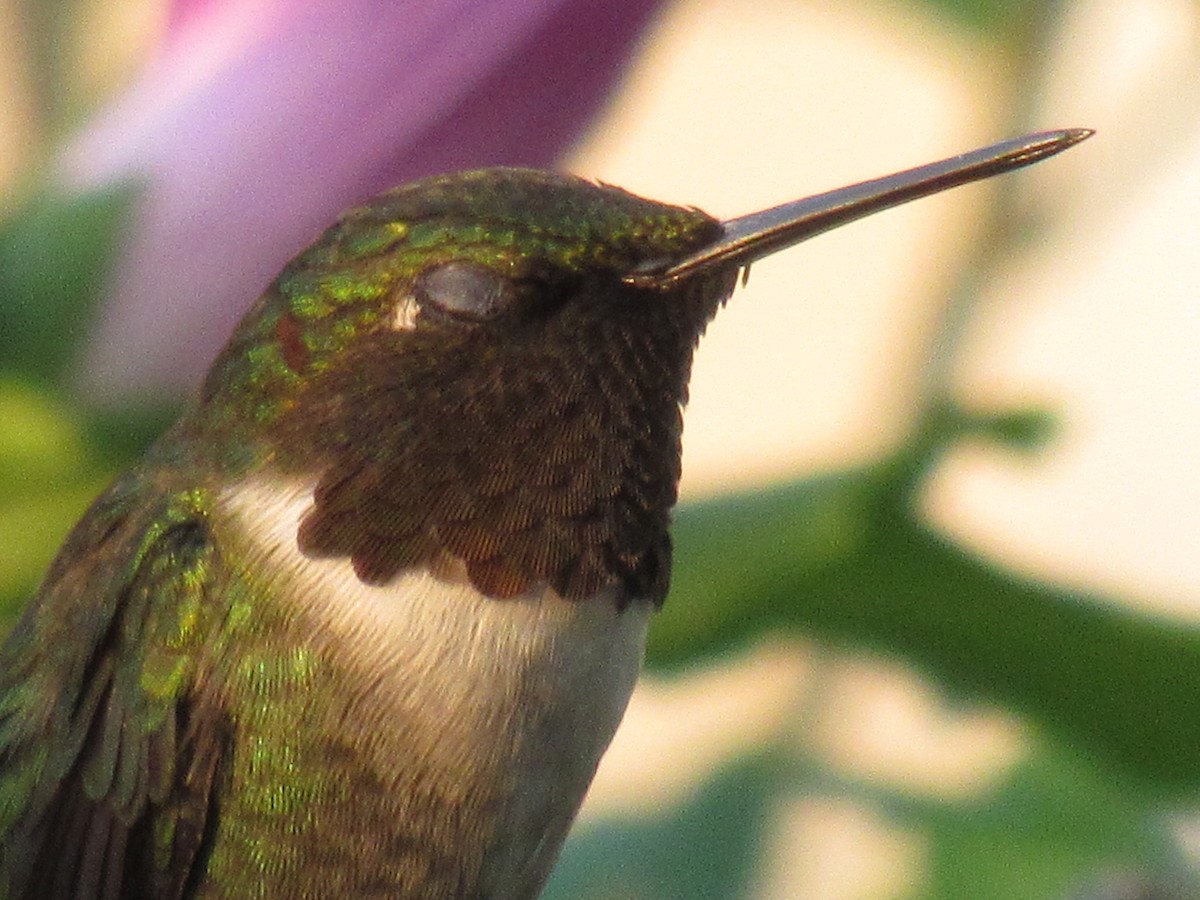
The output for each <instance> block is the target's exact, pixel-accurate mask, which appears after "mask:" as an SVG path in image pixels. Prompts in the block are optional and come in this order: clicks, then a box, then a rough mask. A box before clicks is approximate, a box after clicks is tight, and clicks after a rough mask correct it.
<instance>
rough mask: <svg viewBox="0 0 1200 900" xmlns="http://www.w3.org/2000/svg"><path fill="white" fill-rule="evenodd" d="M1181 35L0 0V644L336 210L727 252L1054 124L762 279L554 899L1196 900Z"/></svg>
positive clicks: (1038, 8) (1186, 93)
mask: <svg viewBox="0 0 1200 900" xmlns="http://www.w3.org/2000/svg"><path fill="white" fill-rule="evenodd" d="M1198 110H1200V6H1197V4H1196V3H1194V2H1190V0H1141V2H1121V0H1077V2H1047V0H990V2H989V0H904V2H901V0H895V2H885V0H849V2H843V3H840V4H836V5H834V4H825V3H816V2H802V0H759V2H756V3H754V4H747V3H736V2H734V0H678V2H654V0H620V2H618V0H614V2H610V3H608V4H587V3H583V2H579V0H574V2H572V0H539V2H529V0H526V2H521V3H517V2H508V3H506V2H496V3H491V4H479V5H474V4H455V3H449V2H434V0H426V2H424V3H422V4H415V3H394V4H391V5H389V6H387V7H381V6H379V5H378V4H371V3H366V2H360V0H350V2H345V0H343V2H340V3H336V4H335V3H333V2H328V0H309V2H300V0H176V2H165V0H105V2H101V0H0V604H2V612H3V621H4V623H5V624H4V627H7V624H9V623H11V621H12V619H13V617H14V616H15V615H16V614H17V613H18V611H19V609H20V606H21V604H22V603H23V602H24V600H25V598H27V597H28V595H29V593H30V592H31V591H32V590H33V589H34V588H35V586H36V583H37V580H38V578H39V577H40V574H41V571H42V569H43V567H44V566H45V564H46V563H47V562H48V560H49V558H50V556H51V555H52V554H53V552H54V550H55V549H56V547H57V545H58V542H59V541H60V540H61V537H62V535H63V533H64V532H65V531H66V529H67V528H68V527H69V526H70V524H71V523H72V522H73V521H74V519H75V517H77V516H78V515H79V513H80V512H81V511H82V509H83V507H84V506H85V505H86V503H87V502H88V500H89V499H90V498H91V497H92V496H93V495H94V494H95V493H96V492H97V491H98V490H99V489H100V488H101V487H102V486H103V484H104V483H105V481H106V480H107V479H108V478H109V477H111V475H112V474H113V473H114V472H115V471H117V470H119V469H120V468H122V467H123V466H125V465H128V464H129V463H130V462H131V461H132V460H133V459H135V458H136V455H137V454H138V452H139V451H140V449H141V448H142V447H143V446H144V445H145V442H146V441H148V440H150V439H152V437H153V435H154V434H155V433H156V432H157V431H158V430H159V429H161V428H162V427H163V426H164V424H165V423H168V422H169V421H170V419H171V416H172V411H173V410H174V409H176V408H177V406H178V404H179V403H180V402H181V401H182V399H183V398H185V397H186V396H187V394H188V392H189V390H191V389H192V388H193V387H194V385H195V384H196V383H197V382H198V379H199V377H200V374H201V373H202V372H203V370H204V368H205V366H206V364H207V361H208V360H209V359H210V358H211V356H212V355H213V354H214V353H215V352H216V350H217V349H218V348H219V347H220V345H221V343H222V341H223V340H224V338H225V337H226V336H227V334H228V332H229V329H230V328H231V327H232V325H233V324H234V323H235V322H236V321H237V319H238V317H239V316H240V314H241V313H242V312H243V311H244V310H245V309H246V307H247V306H248V304H249V303H250V302H251V301H252V300H253V298H254V297H255V296H256V295H257V294H258V292H259V291H260V290H261V289H262V288H263V287H264V286H265V284H266V283H267V281H269V279H270V277H271V276H272V275H273V274H274V272H275V271H277V270H278V269H279V267H280V266H281V265H282V264H283V263H284V262H285V261H286V260H287V259H288V257H290V256H291V255H292V254H293V253H294V252H296V251H297V250H298V249H300V248H301V247H302V246H303V245H304V244H305V243H306V242H307V241H308V240H310V239H311V238H312V237H313V236H314V235H315V234H316V233H318V232H319V231H320V229H321V228H322V227H323V226H324V225H325V224H327V223H328V222H329V221H330V220H332V218H333V217H334V216H335V215H336V214H337V212H338V211H339V210H341V209H343V208H345V207H346V206H349V205H351V204H353V203H354V202H356V201H358V200H361V199H364V198H365V197H367V196H370V195H371V194H372V193H375V192H377V191H378V190H381V189H384V188H386V187H387V186H389V185H391V184H393V183H397V182H400V181H403V180H407V179H409V178H412V177H417V176H420V175H424V174H429V173H431V172H436V171H442V170H446V169H455V168H463V167H466V166H476V165H485V164H496V163H508V164H523V165H538V166H557V167H561V168H564V169H567V170H570V171H573V172H576V173H578V174H581V175H584V176H587V177H592V178H596V179H599V180H602V181H605V182H608V183H612V184H616V185H620V186H622V187H625V188H627V189H629V190H632V191H634V192H636V193H640V194H644V195H646V196H649V197H653V198H655V199H659V200H665V201H672V202H676V203H682V204H692V205H696V206H700V207H701V208H703V209H705V210H707V211H709V212H711V213H713V214H715V215H717V216H720V217H729V216H734V215H739V214H742V213H745V212H749V211H752V210H755V209H759V208H762V207H766V206H771V205H774V204H777V203H780V202H783V201H785V200H790V199H793V198H795V197H799V196H803V195H806V194H811V193H816V192H819V191H822V190H825V189H828V188H831V187H836V186H840V185H842V184H848V183H851V182H854V181H858V180H862V179H865V178H869V177H874V176H876V175H881V174H885V173H887V172H891V171H894V170H898V169H902V168H907V167H910V166H913V165H917V164H920V163H923V162H928V161H931V160H934V159H940V158H942V157H946V156H950V155H953V154H955V153H958V152H961V151H964V150H967V149H971V148H973V147H976V146H981V145H983V144H987V143H991V142H993V141H995V140H999V139H1002V138H1006V137H1011V136H1015V135H1017V134H1020V133H1024V132H1028V131H1034V130H1040V129H1044V128H1056V127H1074V126H1086V127H1091V128H1095V129H1097V132H1098V133H1097V135H1096V136H1095V137H1093V138H1092V139H1091V140H1089V141H1088V142H1086V143H1085V144H1083V145H1081V146H1079V147H1076V148H1074V149H1072V150H1071V151H1069V152H1068V153H1066V154H1064V155H1063V156H1061V157H1056V158H1054V159H1053V160H1050V161H1048V162H1045V163H1042V164H1039V165H1038V166H1036V167H1034V168H1033V169H1029V170H1023V171H1021V172H1020V173H1018V174H1015V175H1008V176H1004V177H1003V178H999V179H995V180H993V181H990V182H987V183H984V184H981V185H977V186H972V187H969V188H962V189H958V190H955V191H953V192H951V193H948V194H945V195H941V196H939V197H936V198H931V199H929V200H924V201H921V202H920V203H916V204H913V205H910V206H906V207H904V208H901V209H899V210H895V211H892V212H888V213H884V214H881V215H879V216H877V217H873V218H871V219H868V220H865V221H863V222H861V223H858V224H855V225H853V226H850V227H847V228H845V229H841V230H838V231H835V232H833V233H830V234H828V235H825V236H822V237H820V238H818V239H815V240H813V241H812V242H810V243H806V244H804V245H801V246H800V247H798V248H795V249H792V250H789V251H787V252H785V253H783V254H781V255H779V256H777V257H775V258H772V259H770V260H766V261H764V262H761V263H757V264H756V265H755V266H754V271H753V273H752V276H751V278H750V281H749V284H748V285H747V286H746V287H745V288H742V289H739V290H738V291H737V292H736V293H735V295H734V297H733V299H732V300H731V302H730V303H729V305H728V307H727V308H726V309H725V310H724V311H723V312H722V313H721V314H720V315H719V316H718V318H717V320H716V321H715V322H714V323H713V325H712V326H711V327H710V329H709V331H708V334H707V336H706V337H705V338H704V341H703V342H702V344H701V348H700V351H699V353H698V356H697V360H696V368H695V374H694V377H693V382H692V400H691V404H690V406H689V409H688V412H687V416H686V433H685V460H684V470H685V475H684V483H683V489H682V493H683V500H682V503H681V506H680V508H679V511H678V514H677V528H676V544H677V557H676V564H675V572H676V574H675V583H674V588H673V590H672V594H671V597H670V598H669V600H668V602H667V605H666V608H665V610H664V612H663V614H662V615H661V616H660V617H659V619H658V620H657V621H656V623H655V626H654V628H653V629H652V633H651V638H650V648H649V659H648V672H647V674H646V676H645V677H644V678H643V681H642V684H641V686H640V687H639V689H638V691H637V693H635V696H634V699H633V702H632V704H631V707H630V711H629V714H628V715H627V717H626V721H625V724H624V725H623V726H622V729H621V731H620V732H619V733H618V735H617V738H616V740H615V742H614V745H613V747H612V749H611V751H610V753H609V754H608V756H607V757H606V759H605V762H604V763H603V765H602V767H601V771H600V773H599V775H598V777H597V780H596V783H595V785H594V787H593V790H592V793H591V795H590V797H589V800H588V804H587V806H586V807H585V810H584V813H583V815H582V816H581V819H580V821H579V823H578V824H577V826H576V829H575V831H574V833H573V835H572V837H571V840H570V841H569V843H568V846H567V849H566V851H565V852H564V855H563V858H562V861H561V863H560V866H559V868H558V870H557V871H556V874H555V876H554V878H553V880H552V882H551V885H550V887H549V888H548V890H547V894H546V896H547V897H551V898H613V900H633V898H700V897H703V898H756V900H757V898H770V900H774V898H796V897H804V898H819V900H825V898H829V900H833V898H837V900H842V898H846V900H850V898H871V900H874V898H964V897H971V898H997V900H999V898H1080V900H1082V898H1096V900H1100V898H1105V900H1117V898H1121V900H1125V898H1128V900H1134V898H1176V897H1180V898H1182V897H1196V896H1200V804H1198V802H1197V800H1198V794H1197V789H1198V787H1200V627H1198V625H1200V477H1197V475H1196V468H1197V467H1196V465H1195V455H1196V451H1195V448H1196V447H1197V446H1200V353H1197V352H1196V349H1195V348H1196V345H1197V341H1198V340H1200V302H1198V300H1200V266H1198V265H1197V264H1196V262H1195V248H1196V247H1197V246H1198V245H1200V213H1198V212H1197V211H1198V210H1200V112H1198Z"/></svg>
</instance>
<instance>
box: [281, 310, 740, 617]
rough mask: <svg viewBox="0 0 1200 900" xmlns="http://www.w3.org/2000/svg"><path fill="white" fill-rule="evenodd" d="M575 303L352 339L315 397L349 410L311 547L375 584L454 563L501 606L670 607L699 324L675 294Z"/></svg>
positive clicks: (307, 529) (323, 404)
mask: <svg viewBox="0 0 1200 900" xmlns="http://www.w3.org/2000/svg"><path fill="white" fill-rule="evenodd" d="M609 290H622V289H621V288H613V287H610V288H609ZM623 290H631V289H623ZM638 303H640V304H641V306H638V305H636V304H638ZM651 303H652V304H655V305H654V306H648V305H647V304H651ZM572 304H573V305H572V307H571V309H569V310H563V311H561V312H560V313H558V314H556V315H553V316H550V317H549V318H548V319H546V320H545V321H544V322H543V323H542V324H540V325H538V324H535V325H531V326H529V328H530V329H531V330H530V331H528V333H524V334H518V333H517V332H515V331H513V332H510V333H509V334H506V335H503V337H502V338H501V337H498V335H497V331H496V330H490V329H489V327H488V326H484V327H481V328H476V329H471V328H464V329H460V330H459V331H458V332H456V333H454V334H453V336H452V337H449V336H448V333H445V332H443V333H440V334H435V333H428V334H426V333H422V331H421V330H420V329H418V330H417V331H416V332H408V333H406V332H386V333H377V334H374V335H369V336H365V337H364V338H363V339H362V340H360V341H358V342H357V343H356V345H355V346H354V347H353V348H352V349H351V350H350V351H349V352H348V354H347V357H346V358H345V360H344V364H343V363H342V362H339V364H338V365H337V366H334V367H331V370H330V373H329V375H328V376H327V377H326V378H324V380H323V381H318V382H316V383H315V384H314V388H313V391H314V393H315V394H316V395H317V396H312V397H310V398H309V399H308V401H307V402H306V403H305V404H304V405H305V407H306V408H308V409H312V408H314V406H315V407H316V408H324V409H329V410H333V409H339V410H342V411H343V412H344V416H343V417H342V418H341V421H339V422H336V423H333V422H331V423H329V427H328V428H327V429H323V433H324V434H325V435H327V436H328V438H329V440H330V444H329V446H328V447H327V448H326V450H327V454H326V455H327V458H328V459H329V465H328V467H327V469H326V470H325V474H324V475H323V476H322V477H321V479H320V481H319V483H318V486H317V489H316V492H315V497H314V503H313V507H312V508H311V509H310V511H309V512H308V514H307V515H306V516H305V517H304V520H303V522H302V523H301V527H300V532H299V535H298V542H299V546H300V549H301V550H302V551H303V552H305V553H306V554H309V555H311V556H318V557H348V558H350V559H351V560H352V562H353V565H354V568H355V571H356V573H357V574H358V576H359V577H360V578H361V579H362V580H363V581H365V582H367V583H371V584H384V583H386V582H388V581H389V580H391V579H392V578H394V577H395V576H396V575H397V574H399V573H400V572H402V571H404V570H406V569H409V568H411V567H414V566H419V565H429V566H431V567H432V568H433V569H434V570H435V571H445V570H446V565H445V562H446V560H447V558H450V559H454V560H458V561H460V562H461V564H462V567H465V570H466V573H467V576H468V578H469V579H470V581H471V583H472V584H473V585H474V586H475V587H476V588H477V589H479V590H480V591H481V592H483V593H485V594H487V595H489V596H492V597H496V598H506V597H513V596H516V595H518V594H522V593H524V592H526V591H528V590H530V589H532V588H535V587H537V586H539V585H548V586H549V587H551V588H553V589H554V590H555V591H557V592H558V593H559V594H561V595H562V596H564V597H567V598H569V599H573V600H583V599H586V598H588V597H591V596H594V595H595V594H596V593H597V592H598V591H600V590H602V589H604V588H610V587H615V588H616V589H617V595H618V597H619V598H621V602H627V601H628V599H630V598H641V599H646V600H650V601H653V602H656V603H661V601H662V600H663V598H664V597H665V596H666V592H667V587H668V585H669V581H670V558H671V543H670V537H669V534H668V526H669V522H670V510H671V507H672V506H673V505H674V503H675V498H676V486H677V483H678V479H679V439H680V434H681V431H682V418H681V411H680V407H681V404H682V402H683V400H684V396H685V391H686V384H687V378H688V375H689V372H690V365H691V353H692V348H693V344H694V335H696V334H698V332H699V331H700V330H701V329H702V327H703V325H702V323H697V322H696V321H694V319H693V317H690V316H688V315H686V314H681V313H682V312H684V311H683V310H681V309H680V308H679V306H678V305H677V304H678V301H675V300H673V299H672V298H666V297H653V298H650V299H649V300H647V299H646V298H644V297H630V298H628V306H626V307H623V306H621V305H620V303H614V302H613V301H612V300H611V299H609V300H605V299H604V298H596V299H595V301H594V302H591V303H589V302H587V298H582V299H580V298H576V299H575V300H573V301H572ZM704 305H705V306H712V307H714V308H715V306H716V299H713V300H711V301H710V302H708V303H706V304H704ZM696 314H704V315H705V320H706V319H707V316H708V315H711V312H707V313H705V311H704V310H699V311H697V313H696ZM401 361H402V362H401ZM320 394H326V395H328V396H326V397H325V398H322V397H321V396H319V395H320ZM332 396H338V397H339V398H340V402H339V403H332V402H330V397H332ZM284 440H286V437H285V436H284Z"/></svg>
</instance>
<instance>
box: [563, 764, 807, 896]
mask: <svg viewBox="0 0 1200 900" xmlns="http://www.w3.org/2000/svg"><path fill="white" fill-rule="evenodd" d="M782 771H783V770H782V769H781V765H780V762H779V761H778V760H775V759H772V758H768V757H765V756H764V757H754V758H751V759H746V760H743V761H741V762H740V763H738V764H737V765H735V766H732V767H730V768H729V769H727V770H726V771H724V772H722V773H720V774H719V775H718V776H717V777H716V778H714V779H713V780H712V781H710V782H709V783H708V784H706V785H705V786H704V788H703V789H702V790H701V791H700V792H699V793H698V794H697V795H696V796H694V797H691V798H689V799H688V800H687V801H685V802H684V803H683V804H681V805H680V806H679V807H677V808H674V809H670V810H666V811H664V814H663V815H662V816H655V817H650V818H647V819H638V820H629V819H626V820H610V821H606V822H600V823H596V824H593V825H590V826H585V827H583V828H581V829H580V830H579V831H578V833H574V834H572V835H571V837H570V839H569V840H568V842H567V845H566V848H565V849H564V851H563V855H562V857H561V858H560V860H559V862H558V865H557V866H556V867H555V870H554V874H553V875H552V876H551V878H550V883H549V884H548V885H547V886H546V890H545V892H544V893H543V894H542V900H556V898H562V900H567V898H570V900H589V898H596V900H599V898H621V900H642V898H644V900H676V898H677V900H694V898H697V897H714V898H715V897H738V896H741V895H742V894H743V892H744V888H745V885H746V884H748V883H749V881H750V880H751V877H752V873H753V872H754V863H755V861H756V859H757V856H758V848H759V845H760V844H761V843H762V838H763V833H764V831H765V828H766V825H767V819H768V816H769V813H770V804H769V801H770V799H771V797H772V796H773V794H774V793H775V792H776V791H777V790H778V789H779V786H780V775H781V772H782Z"/></svg>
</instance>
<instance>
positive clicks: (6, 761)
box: [0, 478, 228, 900]
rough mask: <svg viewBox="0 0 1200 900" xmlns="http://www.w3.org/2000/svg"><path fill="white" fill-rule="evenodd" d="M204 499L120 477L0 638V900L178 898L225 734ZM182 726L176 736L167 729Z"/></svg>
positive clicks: (198, 847)
mask: <svg viewBox="0 0 1200 900" xmlns="http://www.w3.org/2000/svg"><path fill="white" fill-rule="evenodd" d="M218 562H219V561H218V559H217V550H216V548H215V546H214V545H213V543H212V541H211V539H210V535H209V531H208V527H207V517H206V515H205V508H204V505H203V502H202V498H199V497H198V496H197V495H196V494H195V493H194V492H187V493H180V494H171V493H169V492H162V491H160V490H158V489H156V488H155V487H154V486H153V485H152V484H149V483H147V482H146V481H145V480H136V479H132V478H128V479H126V480H124V481H120V482H118V483H117V484H116V485H114V486H113V487H112V488H111V489H110V490H109V491H108V492H106V493H105V494H104V495H103V496H101V498H100V499H99V500H97V501H96V503H95V504H93V506H92V508H91V509H90V510H89V511H88V513H87V514H86V515H85V517H84V518H83V520H82V521H81V522H80V524H79V525H78V526H76V528H75V530H74V531H73V532H72V534H71V536H70V537H69V538H68V539H67V542H66V544H65V545H64V547H63V550H62V551H61V552H60V554H59V557H58V559H57V560H56V561H55V563H54V565H53V566H52V567H51V569H50V572H49V574H48V576H47V578H46V581H45V583H44V584H43V586H42V588H41V590H40V591H39V593H38V595H37V597H35V599H34V600H33V602H32V603H31V604H30V606H29V608H28V609H27V610H26V612H25V615H24V616H23V618H22V620H21V622H20V623H19V624H18V625H17V627H16V628H15V629H14V630H13V633H12V634H11V635H10V636H9V638H8V639H7V641H6V642H5V643H4V645H3V647H0V897H4V898H8V900H19V898H39V900H55V898H63V900H66V898H72V900H84V898H87V900H92V898H97V897H99V898H110V897H111V898H118V897H137V896H154V897H163V898H170V897H183V896H185V890H186V889H187V885H188V884H189V883H190V882H193V881H194V878H195V871H194V870H195V867H196V866H197V865H198V863H199V862H200V861H201V858H202V850H203V847H204V844H205V839H206V833H207V831H208V830H209V829H211V827H212V823H213V821H214V818H213V815H212V811H213V809H214V796H213V795H214V788H215V785H216V773H217V771H218V768H219V765H220V761H221V759H222V755H223V752H224V748H225V747H226V746H227V745H228V742H227V740H226V736H227V733H228V732H227V728H226V727H225V725H224V721H223V718H222V716H221V715H220V711H219V710H218V709H216V708H215V706H214V705H213V703H212V702H211V701H210V700H208V699H207V698H206V697H205V695H204V692H203V691H202V690H201V688H200V686H198V685H197V684H195V683H194V679H193V676H194V674H195V670H196V663H197V655H198V654H199V653H200V652H201V651H202V649H203V646H204V643H205V641H206V640H208V639H209V636H210V634H211V627H212V625H213V623H214V622H216V621H217V617H218V616H220V614H221V610H220V604H219V600H218V597H219V591H218V590H217V588H218V587H219V577H220V575H219V572H220V567H219V565H218ZM181 736H182V740H181Z"/></svg>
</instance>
